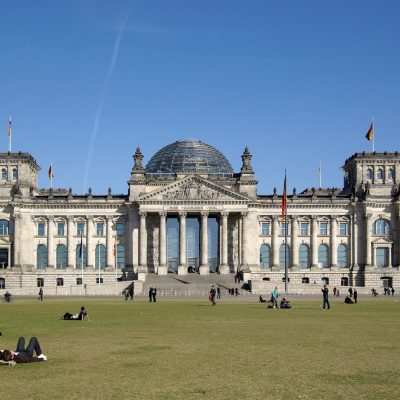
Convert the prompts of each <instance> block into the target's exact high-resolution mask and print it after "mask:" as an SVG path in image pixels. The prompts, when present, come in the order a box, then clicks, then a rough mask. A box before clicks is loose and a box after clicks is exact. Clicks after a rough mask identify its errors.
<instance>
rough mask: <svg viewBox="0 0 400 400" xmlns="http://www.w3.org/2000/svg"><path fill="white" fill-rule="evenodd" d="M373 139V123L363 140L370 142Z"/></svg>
mask: <svg viewBox="0 0 400 400" xmlns="http://www.w3.org/2000/svg"><path fill="white" fill-rule="evenodd" d="M373 137H374V123H373V122H371V126H370V127H369V129H368V132H367V134H366V135H365V138H366V139H367V140H372V138H373Z"/></svg>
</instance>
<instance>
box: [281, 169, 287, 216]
mask: <svg viewBox="0 0 400 400" xmlns="http://www.w3.org/2000/svg"><path fill="white" fill-rule="evenodd" d="M286 201H287V197H286V173H285V181H284V183H283V195H282V220H284V219H285V216H286Z"/></svg>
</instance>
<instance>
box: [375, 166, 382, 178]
mask: <svg viewBox="0 0 400 400" xmlns="http://www.w3.org/2000/svg"><path fill="white" fill-rule="evenodd" d="M376 179H379V180H382V179H383V169H382V168H378V171H376Z"/></svg>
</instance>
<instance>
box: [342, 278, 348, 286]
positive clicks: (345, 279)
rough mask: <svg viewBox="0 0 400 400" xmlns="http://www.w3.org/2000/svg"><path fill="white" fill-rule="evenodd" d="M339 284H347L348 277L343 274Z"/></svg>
mask: <svg viewBox="0 0 400 400" xmlns="http://www.w3.org/2000/svg"><path fill="white" fill-rule="evenodd" d="M340 286H349V278H347V277H346V276H343V277H342V278H341V279H340Z"/></svg>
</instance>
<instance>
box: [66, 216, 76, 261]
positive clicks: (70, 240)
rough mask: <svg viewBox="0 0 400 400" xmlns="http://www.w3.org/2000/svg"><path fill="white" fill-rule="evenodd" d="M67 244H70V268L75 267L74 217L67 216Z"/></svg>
mask: <svg viewBox="0 0 400 400" xmlns="http://www.w3.org/2000/svg"><path fill="white" fill-rule="evenodd" d="M67 245H68V250H67V252H68V256H67V258H68V262H67V264H68V268H74V267H75V254H76V252H75V250H76V248H75V246H74V217H72V216H69V217H67Z"/></svg>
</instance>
